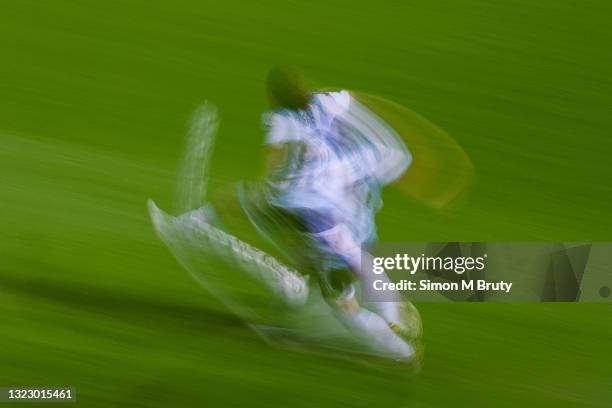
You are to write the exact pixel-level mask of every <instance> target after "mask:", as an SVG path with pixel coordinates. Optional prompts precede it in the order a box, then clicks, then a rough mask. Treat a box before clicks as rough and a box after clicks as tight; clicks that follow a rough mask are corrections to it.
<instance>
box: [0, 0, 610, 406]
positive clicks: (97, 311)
mask: <svg viewBox="0 0 612 408" xmlns="http://www.w3.org/2000/svg"><path fill="white" fill-rule="evenodd" d="M0 10H1V11H0V38H1V40H0V43H1V44H2V47H1V48H0V50H1V55H2V60H1V63H0V92H1V94H0V95H1V97H0V174H1V184H0V187H1V188H0V226H1V231H2V235H1V239H0V328H1V335H0V386H37V385H38V386H50V385H58V386H62V385H64V386H68V385H71V386H75V387H76V388H77V390H78V391H77V393H78V394H77V395H78V400H79V402H78V405H82V406H92V407H96V406H99V407H109V406H116V407H158V406H168V407H170V406H172V407H186V406H206V407H208V406H215V407H234V406H236V407H245V406H247V407H274V406H283V407H337V406H355V407H386V406H390V407H404V406H405V407H437V406H482V407H516V406H554V407H604V406H611V405H612V387H611V384H612V357H611V355H610V350H609V347H610V345H611V344H612V307H611V305H610V304H609V303H597V304H583V303H581V304H494V303H486V304H458V303H425V304H419V305H418V307H419V309H420V310H421V313H422V316H423V321H424V327H425V342H426V347H427V352H426V360H425V367H424V370H423V372H422V373H421V374H420V375H419V376H418V377H416V378H410V377H407V376H405V375H402V374H400V373H393V372H385V371H382V370H377V369H375V368H366V367H363V366H360V365H356V364H354V363H351V362H349V361H342V360H335V359H328V358H323V357H319V356H316V355H312V354H300V353H295V352H289V351H279V350H275V349H272V348H270V347H268V346H267V345H266V344H264V343H263V342H262V341H261V340H260V339H259V337H257V335H256V334H254V333H253V332H251V331H250V330H249V329H248V328H246V327H245V326H244V325H243V324H242V323H241V322H240V321H239V320H238V319H237V318H236V317H234V316H233V315H231V314H229V313H228V312H227V310H225V309H224V307H223V306H222V305H221V304H220V303H218V302H217V301H216V300H215V299H213V298H211V297H210V296H209V295H208V294H207V293H206V292H204V291H203V290H202V289H201V288H200V287H199V286H197V285H196V284H195V283H194V282H193V281H192V280H191V279H190V278H189V277H188V275H187V274H186V273H185V272H184V271H183V270H182V269H181V268H180V266H179V265H178V264H177V263H176V262H175V261H174V259H173V258H172V257H171V255H170V254H169V252H168V251H167V250H166V248H165V247H164V246H163V244H162V243H161V242H159V241H158V240H157V239H156V237H155V236H154V233H153V230H152V227H151V225H150V222H149V219H148V215H147V212H146V199H147V198H148V197H153V198H154V199H155V200H156V201H157V202H159V203H160V205H161V206H164V207H166V208H168V207H170V203H171V199H172V193H173V189H174V182H175V168H176V164H177V160H178V158H179V156H180V152H181V143H182V139H183V136H184V134H185V131H186V128H187V125H188V120H189V117H190V115H191V112H192V111H193V109H194V108H195V107H196V106H197V105H198V104H199V103H201V102H202V101H204V100H206V99H208V100H211V101H214V102H215V103H216V104H217V106H218V107H219V110H220V112H221V116H222V124H221V129H220V133H219V139H218V143H217V147H216V152H215V156H214V163H213V174H212V187H213V188H215V187H218V186H221V185H224V184H225V183H227V182H228V181H229V182H231V181H234V180H236V179H240V178H247V179H248V178H252V174H253V173H254V172H255V171H258V169H259V167H260V160H261V159H260V155H259V151H260V146H261V144H262V138H263V134H262V129H261V125H260V114H261V113H262V112H263V111H264V110H265V109H266V99H265V95H264V81H263V79H264V77H265V73H266V71H267V69H268V68H269V67H270V66H271V65H273V64H275V63H288V64H293V65H297V66H300V67H302V68H303V69H304V70H305V72H306V75H307V76H308V77H309V78H310V79H311V80H312V81H314V82H315V83H318V84H323V85H335V86H340V87H343V88H348V89H356V90H360V91H363V92H367V93H371V94H375V95H380V96H382V97H384V98H387V99H390V100H393V101H396V102H398V103H401V104H403V105H405V106H408V107H410V108H411V109H413V110H415V111H416V112H418V113H420V114H422V115H423V116H425V117H427V118H428V119H430V120H431V121H433V122H434V123H436V124H438V125H439V126H441V127H442V128H444V129H445V130H446V131H447V132H448V133H449V134H451V135H452V136H453V137H454V138H455V139H456V140H457V141H458V142H459V143H460V144H461V145H462V146H463V147H464V148H465V150H466V151H467V152H468V154H469V155H470V157H471V158H472V160H473V162H474V165H475V169H476V178H477V179H476V184H475V188H474V191H473V192H472V195H471V196H470V198H469V200H468V201H467V202H466V204H465V205H464V206H463V207H461V208H458V209H456V210H455V211H454V212H452V213H450V214H447V215H445V216H440V215H437V214H435V213H433V212H431V211H429V210H426V209H418V208H412V207H411V208H410V209H409V210H408V209H407V208H406V207H404V206H403V204H402V203H403V200H401V198H400V197H398V196H396V195H394V194H395V193H393V192H389V193H388V194H386V196H385V209H384V210H383V211H382V212H381V214H380V216H379V224H380V235H381V239H382V240H385V241H408V240H418V241H428V240H432V241H434V240H440V241H452V240H468V241H486V240H496V241H505V240H514V241H545V240H549V241H610V240H611V238H612V233H611V231H612V212H611V201H612V185H611V183H610V182H611V180H612V166H611V165H610V154H611V153H612V138H611V137H610V129H612V119H611V116H610V107H611V106H612V53H610V44H611V43H612V29H610V24H609V20H610V17H612V5H611V3H609V2H605V1H603V0H600V1H591V0H585V1H575V0H563V1H560V2H559V1H552V0H542V1H538V2H530V1H524V0H514V1H507V0H495V1H484V0H483V1H480V0H461V1H441V0H427V1H425V0H415V1H404V2H394V1H364V0H357V1H345V0H341V1H335V2H330V1H319V0H312V1H285V2H283V1H261V2H247V1H242V2H240V1H235V0H225V1H217V0H215V1H194V0H177V1H172V2H171V1H165V2H162V1H144V0H141V1H106V2H100V1H89V0H88V1H77V0H72V1H68V0H54V1H45V2H43V1H36V0H14V1H10V0H5V1H2V2H1V8H0ZM228 273H229V272H228ZM611 275H612V274H611ZM602 284H608V286H610V285H611V284H612V282H602Z"/></svg>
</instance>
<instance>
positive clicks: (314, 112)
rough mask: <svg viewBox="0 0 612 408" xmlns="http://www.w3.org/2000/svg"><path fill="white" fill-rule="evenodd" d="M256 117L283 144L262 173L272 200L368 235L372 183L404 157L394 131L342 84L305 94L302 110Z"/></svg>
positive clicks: (375, 188) (395, 171)
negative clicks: (285, 154)
mask: <svg viewBox="0 0 612 408" xmlns="http://www.w3.org/2000/svg"><path fill="white" fill-rule="evenodd" d="M264 123H265V124H266V125H267V127H268V129H269V133H268V137H267V144H269V145H282V144H286V145H287V146H288V148H289V158H288V160H286V162H285V163H283V165H282V166H281V167H279V168H277V169H275V172H274V174H272V175H271V176H270V178H269V179H268V185H269V187H270V189H271V191H272V194H271V197H270V199H271V201H272V203H273V204H274V205H277V206H280V207H283V208H304V209H310V210H314V211H316V212H319V213H323V214H325V215H326V216H327V217H331V218H332V219H333V220H334V222H335V223H343V224H346V225H347V226H348V227H349V228H350V229H351V231H352V232H353V235H354V237H355V238H356V239H357V240H358V241H359V242H366V241H368V240H370V239H372V238H373V236H374V234H375V225H374V220H373V217H374V214H375V212H376V211H377V210H378V208H380V206H381V204H382V203H381V201H380V195H379V190H380V187H381V186H382V185H384V184H387V183H389V182H391V181H393V180H394V179H396V178H397V177H399V176H400V175H401V174H402V173H403V172H404V171H405V170H406V169H407V168H408V166H409V164H410V161H411V157H410V153H409V152H408V150H407V149H406V147H405V146H404V144H403V142H401V140H400V139H399V137H398V136H397V135H396V134H395V132H394V131H393V130H392V129H391V128H389V127H388V126H387V125H386V124H385V123H384V122H383V121H382V120H381V119H380V118H378V117H377V116H375V115H374V114H373V113H372V112H371V111H369V110H368V109H366V108H365V107H363V106H362V105H361V104H359V103H358V102H357V101H356V100H355V99H354V98H352V97H351V94H350V93H349V92H347V91H340V92H333V93H317V94H313V95H312V98H311V103H310V105H309V107H308V109H304V110H301V111H291V110H287V109H284V110H280V111H275V112H272V113H267V114H266V115H265V116H264Z"/></svg>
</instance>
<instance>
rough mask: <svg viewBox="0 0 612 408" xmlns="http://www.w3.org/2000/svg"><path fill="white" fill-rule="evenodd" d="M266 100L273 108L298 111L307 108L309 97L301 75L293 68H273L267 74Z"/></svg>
mask: <svg viewBox="0 0 612 408" xmlns="http://www.w3.org/2000/svg"><path fill="white" fill-rule="evenodd" d="M267 88H268V99H269V100H270V105H272V107H273V108H285V109H292V110H300V109H305V108H306V107H308V101H309V99H310V96H309V94H308V91H307V89H306V85H305V84H304V77H303V76H302V73H301V72H300V71H298V70H297V69H294V68H288V67H274V68H272V69H271V70H270V72H268V79H267Z"/></svg>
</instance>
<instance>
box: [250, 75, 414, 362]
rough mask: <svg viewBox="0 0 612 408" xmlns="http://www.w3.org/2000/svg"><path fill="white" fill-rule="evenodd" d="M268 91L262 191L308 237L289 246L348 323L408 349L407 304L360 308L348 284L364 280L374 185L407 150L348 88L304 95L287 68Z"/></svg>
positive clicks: (406, 354)
mask: <svg viewBox="0 0 612 408" xmlns="http://www.w3.org/2000/svg"><path fill="white" fill-rule="evenodd" d="M267 90H268V98H269V102H270V105H271V108H272V110H271V111H270V112H268V113H266V114H265V115H264V124H265V126H266V128H267V138H266V144H267V145H268V146H269V147H270V151H269V154H268V160H267V173H266V179H265V187H264V190H265V192H264V195H265V199H266V201H267V202H268V204H269V206H270V207H271V208H273V209H274V211H276V213H277V214H282V217H279V218H285V219H290V220H291V221H292V225H294V226H296V228H297V229H298V230H299V231H300V233H301V234H302V235H303V236H305V237H306V242H308V243H309V245H308V246H307V247H303V248H293V249H292V251H294V252H295V251H298V252H300V257H301V258H302V259H304V258H307V260H308V262H309V263H310V265H312V266H313V268H314V269H315V270H316V274H317V276H318V279H319V282H320V286H321V290H322V293H323V295H324V296H325V298H326V300H327V301H328V303H329V305H330V306H331V307H332V309H333V310H334V312H335V314H336V316H337V317H338V318H339V319H340V320H341V321H342V322H343V323H344V324H345V326H346V327H347V328H348V329H349V330H351V331H352V332H354V333H356V334H358V335H362V336H363V335H364V334H366V335H367V337H368V338H369V339H370V341H371V342H375V343H377V346H379V347H382V348H384V349H386V350H391V351H392V352H393V353H395V354H396V355H398V356H400V357H402V358H410V357H412V356H413V354H414V349H413V347H412V346H411V345H410V343H409V342H406V341H404V340H405V339H410V338H414V337H416V336H418V335H419V334H420V333H416V332H417V331H420V321H419V323H418V326H419V327H418V328H417V327H415V326H416V325H417V324H410V323H407V321H408V322H409V321H410V319H405V318H404V316H402V314H403V313H404V314H405V313H410V310H409V311H406V308H413V306H412V305H411V304H410V303H401V302H399V300H400V299H397V298H395V299H390V300H392V301H393V302H378V303H371V304H369V306H370V309H371V310H368V309H366V308H363V307H361V305H360V304H359V302H358V301H357V299H356V294H355V287H354V284H353V283H354V281H355V280H357V279H361V280H366V283H368V282H370V279H372V277H371V276H369V275H368V274H364V273H362V271H361V256H362V247H367V246H368V245H370V244H372V243H373V242H374V240H375V239H376V224H375V220H374V217H375V214H376V212H377V211H378V210H379V209H380V208H381V206H382V201H381V198H380V191H381V189H382V187H383V186H385V185H387V184H389V183H391V182H392V181H394V180H396V179H397V178H399V177H400V176H401V175H402V174H403V173H404V172H405V171H406V170H407V169H408V167H409V166H410V163H411V155H410V153H409V151H408V149H407V148H406V146H405V145H404V143H403V142H402V141H401V140H400V139H399V137H397V135H396V134H395V132H394V131H393V130H392V129H390V128H389V127H388V126H387V125H386V124H385V123H384V122H383V121H382V120H380V119H379V118H378V117H376V116H375V115H374V114H373V113H372V112H371V111H369V110H368V109H367V108H365V107H364V106H363V105H361V104H360V103H359V102H358V101H357V100H356V98H355V97H354V96H352V95H351V93H349V92H348V91H339V92H321V93H311V92H309V91H308V90H307V89H306V86H305V84H304V81H303V78H302V76H301V74H300V73H299V72H298V71H296V70H293V69H287V68H274V69H272V70H271V71H270V73H269V75H268V78H267ZM247 212H248V211H247ZM252 215H253V214H251V216H252ZM251 218H252V219H253V217H251ZM255 222H257V221H255ZM304 255H305V256H304ZM364 256H369V255H368V254H364ZM347 271H348V273H347ZM380 278H381V276H377V279H380ZM382 278H383V279H385V278H386V276H383V277H382ZM395 301H397V302H395ZM412 312H413V313H417V312H416V310H412ZM417 315H418V314H417Z"/></svg>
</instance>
